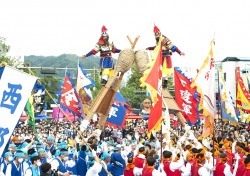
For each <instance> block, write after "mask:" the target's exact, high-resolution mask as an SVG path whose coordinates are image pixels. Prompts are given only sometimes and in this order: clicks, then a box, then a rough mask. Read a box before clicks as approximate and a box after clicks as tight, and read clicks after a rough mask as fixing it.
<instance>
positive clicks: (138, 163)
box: [134, 156, 145, 168]
mask: <svg viewBox="0 0 250 176" xmlns="http://www.w3.org/2000/svg"><path fill="white" fill-rule="evenodd" d="M144 162H145V159H143V158H139V157H138V156H137V157H135V161H134V164H135V167H138V168H143V164H144Z"/></svg>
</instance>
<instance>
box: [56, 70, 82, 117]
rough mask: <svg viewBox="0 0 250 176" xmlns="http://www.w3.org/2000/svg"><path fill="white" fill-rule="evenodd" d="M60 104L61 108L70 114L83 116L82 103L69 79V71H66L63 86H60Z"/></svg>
mask: <svg viewBox="0 0 250 176" xmlns="http://www.w3.org/2000/svg"><path fill="white" fill-rule="evenodd" d="M60 105H61V106H62V107H63V108H66V109H68V110H69V111H70V112H71V113H72V114H74V115H77V116H78V117H80V118H82V119H83V117H84V113H83V110H82V105H81V102H80V99H79V97H78V94H77V93H76V90H75V88H74V86H73V84H72V82H71V80H70V77H69V73H66V76H65V79H64V83H63V87H62V95H61V102H60Z"/></svg>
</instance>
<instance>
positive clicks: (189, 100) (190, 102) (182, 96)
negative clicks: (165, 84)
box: [174, 67, 199, 125]
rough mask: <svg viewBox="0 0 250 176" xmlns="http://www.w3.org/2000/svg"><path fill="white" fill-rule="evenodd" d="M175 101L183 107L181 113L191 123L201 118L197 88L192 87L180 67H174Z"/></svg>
mask: <svg viewBox="0 0 250 176" xmlns="http://www.w3.org/2000/svg"><path fill="white" fill-rule="evenodd" d="M174 84H175V101H176V103H177V105H178V106H179V107H180V108H181V113H182V115H183V117H184V118H185V119H186V121H187V123H188V124H189V125H192V124H196V123H197V121H198V120H199V112H198V103H199V99H198V95H197V90H196V88H191V87H190V85H191V81H190V80H189V79H188V78H187V77H186V76H185V75H184V73H182V71H181V69H180V68H179V67H175V68H174Z"/></svg>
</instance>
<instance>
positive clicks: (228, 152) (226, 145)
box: [222, 142, 234, 170]
mask: <svg viewBox="0 0 250 176" xmlns="http://www.w3.org/2000/svg"><path fill="white" fill-rule="evenodd" d="M222 149H223V151H224V152H225V154H226V155H227V157H228V161H227V163H228V164H229V166H230V168H231V170H232V168H233V162H234V153H232V145H231V143H230V142H226V143H224V145H223V147H222Z"/></svg>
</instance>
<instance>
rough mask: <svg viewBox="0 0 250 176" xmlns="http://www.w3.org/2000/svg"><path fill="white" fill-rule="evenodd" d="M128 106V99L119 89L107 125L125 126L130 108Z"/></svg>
mask: <svg viewBox="0 0 250 176" xmlns="http://www.w3.org/2000/svg"><path fill="white" fill-rule="evenodd" d="M126 107H127V106H126V101H125V99H124V98H123V96H122V94H121V93H120V92H119V91H118V92H117V93H116V95H115V98H114V103H113V104H112V106H111V108H110V110H109V115H108V118H107V120H106V125H108V126H113V127H114V128H116V127H118V128H121V127H123V125H124V122H125V119H126V114H127V110H128V109H127V108H126Z"/></svg>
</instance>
